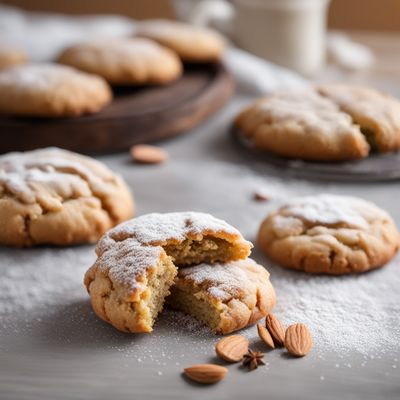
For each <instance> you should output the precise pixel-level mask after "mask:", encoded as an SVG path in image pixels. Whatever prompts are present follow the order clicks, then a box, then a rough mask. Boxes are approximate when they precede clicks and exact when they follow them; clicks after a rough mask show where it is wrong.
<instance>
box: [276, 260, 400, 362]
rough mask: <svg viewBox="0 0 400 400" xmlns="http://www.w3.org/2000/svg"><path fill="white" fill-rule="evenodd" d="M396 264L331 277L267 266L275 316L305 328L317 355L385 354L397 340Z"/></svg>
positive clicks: (399, 326)
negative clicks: (327, 352)
mask: <svg viewBox="0 0 400 400" xmlns="http://www.w3.org/2000/svg"><path fill="white" fill-rule="evenodd" d="M399 267H400V265H399V259H398V258H397V259H396V260H395V261H394V262H393V263H392V265H390V266H388V267H385V268H384V269H383V270H378V271H374V272H370V273H368V274H363V275H360V276H348V277H342V278H332V277H325V276H308V275H306V274H303V273H293V272H291V271H286V270H284V269H281V268H279V267H272V268H271V270H270V272H271V275H272V283H273V284H274V286H275V289H276V291H277V298H278V302H277V307H276V309H275V312H276V313H277V315H278V316H279V317H280V318H281V319H282V320H283V321H284V322H285V323H286V324H290V323H295V322H303V323H305V324H306V325H308V326H309V328H310V329H311V332H312V334H313V339H314V342H315V345H314V349H315V351H317V352H318V353H324V352H326V351H334V352H338V353H340V354H341V355H342V356H344V357H345V356H346V353H348V352H353V351H357V352H359V353H361V354H364V355H374V354H375V355H376V354H382V353H385V352H390V351H391V349H395V348H396V347H397V346H398V338H399V337H400V324H399V315H400V303H399V302H398V296H397V292H398V287H399V285H400V274H399V273H398V269H399Z"/></svg>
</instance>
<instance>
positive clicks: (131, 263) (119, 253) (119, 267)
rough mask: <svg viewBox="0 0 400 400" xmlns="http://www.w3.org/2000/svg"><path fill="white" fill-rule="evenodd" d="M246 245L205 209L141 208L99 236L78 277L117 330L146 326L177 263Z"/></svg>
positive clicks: (221, 258) (215, 258)
mask: <svg viewBox="0 0 400 400" xmlns="http://www.w3.org/2000/svg"><path fill="white" fill-rule="evenodd" d="M251 247H252V246H251V244H250V243H249V242H247V241H245V240H244V239H243V237H242V235H241V234H240V233H239V232H238V231H237V230H236V229H235V228H233V227H232V226H230V225H228V224H227V223H226V222H224V221H222V220H219V219H217V218H214V217H213V216H211V215H209V214H203V213H196V212H181V213H168V214H157V213H155V214H147V215H143V216H141V217H138V218H134V219H132V220H130V221H127V222H125V223H122V224H120V225H119V226H117V227H115V228H114V229H112V230H110V231H109V232H107V233H106V234H105V235H104V236H103V237H102V239H101V240H100V241H99V242H98V244H97V248H96V253H97V256H98V258H97V260H96V262H95V263H94V265H93V266H92V267H91V268H89V270H88V271H87V272H86V274H85V280H84V282H85V285H86V288H87V290H88V292H89V295H90V298H91V302H92V306H93V309H94V311H95V313H96V314H97V315H98V316H99V317H100V318H102V319H103V320H105V321H106V322H108V323H110V324H111V325H113V326H114V327H115V328H117V329H119V330H121V331H126V332H151V331H152V327H153V324H154V322H155V319H156V317H157V314H158V313H159V312H160V311H161V309H162V307H163V304H164V300H165V297H166V296H167V295H168V294H169V291H170V287H171V285H172V284H173V280H174V277H175V276H176V274H177V268H179V267H185V266H188V265H193V264H200V263H214V262H229V261H233V260H238V259H243V258H246V257H247V256H248V255H249V253H250V249H251Z"/></svg>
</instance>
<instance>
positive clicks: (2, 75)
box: [0, 63, 112, 118]
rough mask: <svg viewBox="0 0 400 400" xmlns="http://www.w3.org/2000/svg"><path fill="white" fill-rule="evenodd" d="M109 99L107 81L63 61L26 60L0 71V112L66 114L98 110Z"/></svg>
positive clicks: (41, 114) (60, 116)
mask: <svg viewBox="0 0 400 400" xmlns="http://www.w3.org/2000/svg"><path fill="white" fill-rule="evenodd" d="M111 99H112V92H111V89H110V87H109V86H108V84H107V82H106V81H105V80H104V79H103V78H101V77H100V76H96V75H92V74H87V73H85V72H81V71H78V70H77V69H75V68H71V67H68V66H65V65H58V64H51V63H48V64H26V65H19V66H14V67H11V68H7V69H5V70H3V71H0V113H2V114H10V115H16V116H23V117H49V118H56V117H59V118H66V117H78V116H80V115H82V114H91V113H95V112H98V111H100V110H101V109H102V108H103V107H104V106H105V105H107V104H108V103H109V102H110V101H111Z"/></svg>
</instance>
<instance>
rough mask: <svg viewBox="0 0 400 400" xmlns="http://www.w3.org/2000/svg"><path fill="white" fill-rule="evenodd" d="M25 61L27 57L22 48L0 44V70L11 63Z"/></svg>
mask: <svg viewBox="0 0 400 400" xmlns="http://www.w3.org/2000/svg"><path fill="white" fill-rule="evenodd" d="M26 61H27V57H26V54H25V52H24V51H23V50H21V49H18V48H13V47H8V46H3V45H0V70H2V69H6V68H9V67H12V66H13V65H18V64H25V63H26Z"/></svg>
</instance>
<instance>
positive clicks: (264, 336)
mask: <svg viewBox="0 0 400 400" xmlns="http://www.w3.org/2000/svg"><path fill="white" fill-rule="evenodd" d="M257 331H258V336H260V339H261V340H262V341H263V342H264V343H265V344H266V345H267V346H268V347H269V348H271V349H274V348H275V344H274V340H273V339H272V336H271V334H270V333H269V332H268V329H267V328H265V327H264V326H262V325H261V324H257Z"/></svg>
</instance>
